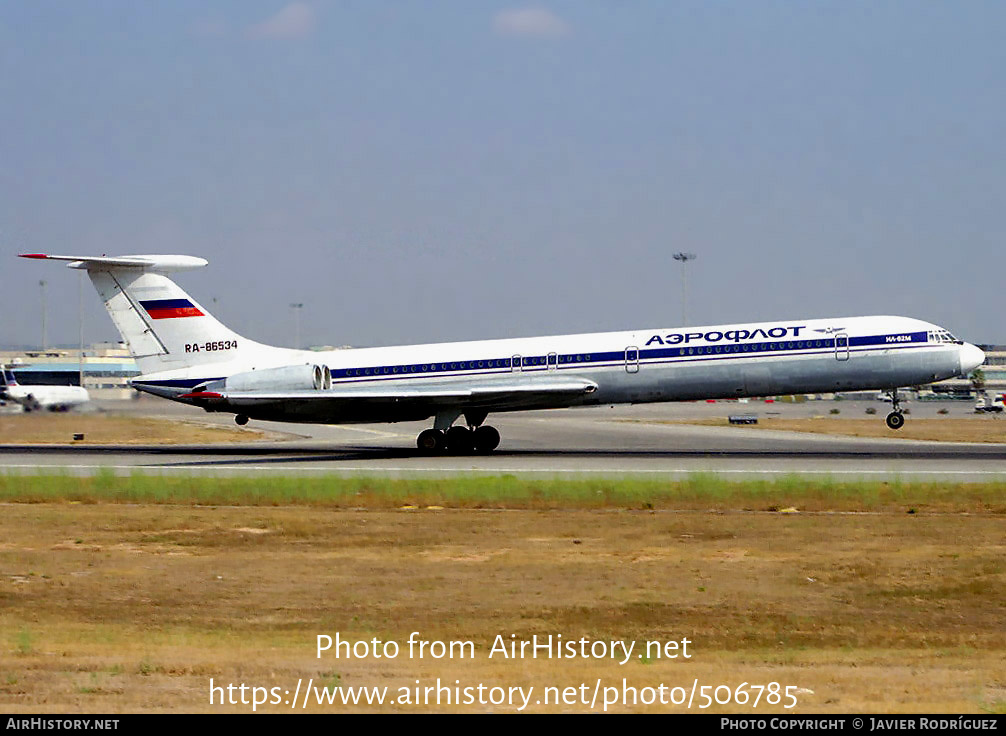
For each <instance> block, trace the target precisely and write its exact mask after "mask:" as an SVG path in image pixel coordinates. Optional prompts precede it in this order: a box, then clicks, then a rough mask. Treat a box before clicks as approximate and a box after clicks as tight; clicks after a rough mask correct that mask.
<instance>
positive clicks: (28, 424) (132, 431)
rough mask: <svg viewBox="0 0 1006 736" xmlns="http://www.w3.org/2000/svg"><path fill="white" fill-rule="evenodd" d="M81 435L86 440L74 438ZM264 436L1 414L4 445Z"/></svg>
mask: <svg viewBox="0 0 1006 736" xmlns="http://www.w3.org/2000/svg"><path fill="white" fill-rule="evenodd" d="M78 433H80V434H83V435H84V439H83V440H76V441H75V440H74V439H73V436H74V434H78ZM261 437H262V432H259V431H258V430H254V429H244V428H240V427H221V426H215V425H209V424H202V423H200V422H194V421H190V420H179V419H172V420H168V419H153V418H149V417H127V416H103V415H100V414H97V415H95V414H73V413H66V414H54V413H50V412H34V413H31V414H7V415H0V440H2V442H3V443H5V444H27V445H34V444H77V445H109V444H115V445H117V444H190V443H191V444H204V443H215V442H247V441H249V440H255V439H260V438H261Z"/></svg>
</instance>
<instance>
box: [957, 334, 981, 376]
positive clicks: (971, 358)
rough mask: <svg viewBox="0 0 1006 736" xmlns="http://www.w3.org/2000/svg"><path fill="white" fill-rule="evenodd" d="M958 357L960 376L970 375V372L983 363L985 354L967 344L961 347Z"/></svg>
mask: <svg viewBox="0 0 1006 736" xmlns="http://www.w3.org/2000/svg"><path fill="white" fill-rule="evenodd" d="M959 356H960V361H961V375H962V376H968V375H970V374H971V371H973V370H974V369H975V368H977V367H978V366H980V365H981V364H982V363H984V362H985V353H984V352H982V350H981V348H978V347H976V346H974V345H972V344H971V343H969V342H966V343H964V344H963V345H961V349H960V353H959Z"/></svg>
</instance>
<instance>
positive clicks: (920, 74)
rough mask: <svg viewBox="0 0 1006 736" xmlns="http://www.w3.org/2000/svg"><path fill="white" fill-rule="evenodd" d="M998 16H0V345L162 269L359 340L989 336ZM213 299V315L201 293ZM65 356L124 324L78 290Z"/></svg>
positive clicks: (297, 7) (816, 12) (119, 8)
mask: <svg viewBox="0 0 1006 736" xmlns="http://www.w3.org/2000/svg"><path fill="white" fill-rule="evenodd" d="M1004 21H1006V5H1004V4H1002V3H995V2H987V3H981V2H961V3H949V2H946V3H928V2H881V3H877V2H861V3H857V2H807V3H803V2H744V3H740V2H738V3H721V2H690V3H682V2H672V1H670V0H664V1H661V2H633V3H624V2H613V1H611V2H588V1H580V2H548V3H542V4H522V3H508V2H473V1H467V2H462V1H459V2H434V1H429V2H422V3H420V2H381V1H380V0H355V1H354V0H341V1H337V0H331V1H322V0H317V1H315V2H295V3H288V4H284V3H283V2H282V0H280V1H279V2H263V1H258V0H256V1H247V0H246V1H244V2H182V1H176V2H171V3H133V2H111V1H107V2H79V3H68V2H41V1H38V0H34V1H33V2H31V3H6V4H3V5H0V104H2V115H0V262H2V266H0V314H3V315H4V319H3V320H2V321H0V344H22V343H36V342H37V341H38V340H39V336H40V318H39V302H40V297H39V287H38V281H39V279H45V280H46V281H48V283H49V284H50V287H49V289H48V293H49V336H50V342H53V343H60V342H63V343H70V344H73V343H75V342H76V335H77V278H78V275H77V274H75V273H73V272H71V271H67V270H65V269H62V268H59V267H54V266H51V265H48V266H47V264H41V263H31V262H22V261H18V260H16V259H14V258H13V254H14V253H17V252H22V251H29V252H36V251H49V252H56V253H71V254H78V253H79V254H95V253H109V254H120V253H149V252H166V253H188V254H193V255H201V256H204V257H206V258H208V259H209V260H210V266H209V268H207V269H203V270H202V271H200V272H194V273H191V274H185V275H182V277H181V278H180V279H179V281H180V283H181V284H182V285H183V287H185V288H186V289H188V290H189V291H190V292H191V294H192V295H193V296H194V297H195V298H196V299H197V300H199V301H201V302H202V303H203V304H204V305H205V306H210V307H211V308H212V309H213V310H215V312H216V313H217V314H218V316H219V317H220V318H221V319H222V320H223V321H225V322H226V323H228V324H229V325H231V326H232V327H234V328H235V329H236V330H237V331H238V332H240V333H242V334H245V335H246V336H248V337H253V338H256V339H260V340H262V341H265V342H272V343H277V344H292V342H293V324H294V318H293V314H292V310H291V309H290V307H289V305H290V303H291V302H303V303H304V304H305V307H304V309H303V315H302V333H303V336H304V341H305V342H310V343H321V344H354V345H382V344H397V343H403V342H426V341H439V340H459V339H475V338H483V337H486V338H488V337H509V336H520V335H536V334H554V333H566V332H580V331H598V330H608V329H627V328H634V327H657V326H668V327H669V326H675V325H677V324H679V323H680V320H681V299H680V292H679V289H680V272H679V268H680V267H679V265H678V264H677V263H675V262H674V261H673V260H672V258H671V255H672V254H673V253H674V252H677V251H682V250H684V251H691V252H694V253H696V254H698V259H697V260H696V261H694V262H693V263H690V264H689V265H688V268H689V278H690V290H689V307H688V311H689V322H691V323H695V324H715V323H723V322H735V321H749V320H760V319H793V318H812V317H826V316H846V315H853V314H901V315H905V316H914V317H919V318H922V319H927V320H931V321H933V322H936V323H938V324H941V325H943V326H945V327H947V328H948V329H950V330H952V331H953V332H955V333H957V334H958V335H959V336H961V337H964V338H966V339H969V340H973V341H979V342H1006V330H1004V329H1003V326H1002V319H1001V314H1002V306H1001V297H1000V296H999V295H1000V294H1001V292H1002V289H1001V287H1000V281H1001V279H1002V276H1001V274H1002V273H1003V272H1004V265H1006V264H1004V260H1006V258H1004V256H1003V248H1002V246H1001V245H1000V240H1001V221H1002V219H1003V216H1004V213H1006V196H1004V191H1006V186H1004V185H1006V168H1004V165H1006V156H1004V154H1006V143H1004V140H1006V139H1004V136H1003V131H1004V130H1006V94H1004V86H1003V81H1002V75H1003V70H1004V69H1006V46H1004V45H1003V44H1002V41H1001V29H1002V28H1003V27H1004V26H1006V23H1004ZM214 299H215V300H216V301H215V302H213V300H214ZM85 304H86V308H85V321H86V326H85V332H86V339H87V340H89V341H91V340H99V339H114V338H115V336H116V333H115V331H114V328H113V327H112V325H111V322H110V320H109V319H108V318H107V316H105V315H104V311H103V309H102V308H101V306H100V303H99V301H98V298H97V296H96V295H95V294H94V293H93V291H91V290H90V287H89V286H88V292H87V293H86V294H85Z"/></svg>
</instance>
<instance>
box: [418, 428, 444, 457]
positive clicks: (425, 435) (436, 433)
mask: <svg viewBox="0 0 1006 736" xmlns="http://www.w3.org/2000/svg"><path fill="white" fill-rule="evenodd" d="M416 446H417V447H418V448H419V449H420V450H422V451H423V452H424V453H425V454H427V455H432V454H433V453H435V452H439V451H440V450H443V449H444V433H443V432H441V431H440V430H439V429H424V430H423V431H422V432H420V433H419V436H418V437H417V438H416Z"/></svg>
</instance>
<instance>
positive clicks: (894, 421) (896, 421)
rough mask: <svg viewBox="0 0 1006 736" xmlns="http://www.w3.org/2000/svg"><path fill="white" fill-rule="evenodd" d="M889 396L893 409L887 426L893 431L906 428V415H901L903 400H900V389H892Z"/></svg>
mask: <svg viewBox="0 0 1006 736" xmlns="http://www.w3.org/2000/svg"><path fill="white" fill-rule="evenodd" d="M887 394H888V396H890V397H891V409H893V411H892V412H891V413H890V414H888V415H887V420H886V421H887V426H888V427H889V428H891V429H901V428H902V427H904V426H905V415H904V414H902V413H901V400H900V399H899V398H898V389H896V388H895V389H891V390H890V391H888V392H887Z"/></svg>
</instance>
